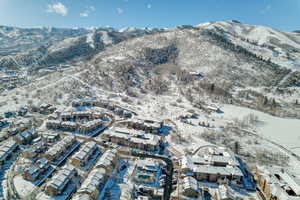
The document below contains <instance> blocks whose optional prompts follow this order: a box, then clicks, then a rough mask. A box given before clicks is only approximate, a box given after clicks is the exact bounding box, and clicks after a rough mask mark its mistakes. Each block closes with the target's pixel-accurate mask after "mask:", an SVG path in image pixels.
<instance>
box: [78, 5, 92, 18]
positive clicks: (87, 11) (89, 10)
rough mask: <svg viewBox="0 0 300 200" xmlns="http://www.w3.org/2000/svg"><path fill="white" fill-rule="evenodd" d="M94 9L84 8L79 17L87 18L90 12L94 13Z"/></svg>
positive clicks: (90, 7)
mask: <svg viewBox="0 0 300 200" xmlns="http://www.w3.org/2000/svg"><path fill="white" fill-rule="evenodd" d="M95 10H96V8H95V7H94V6H86V9H85V10H84V11H83V12H81V13H79V15H80V17H88V16H89V15H90V13H91V12H94V11H95Z"/></svg>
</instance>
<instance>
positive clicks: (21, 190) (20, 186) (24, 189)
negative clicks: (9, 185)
mask: <svg viewBox="0 0 300 200" xmlns="http://www.w3.org/2000/svg"><path fill="white" fill-rule="evenodd" d="M13 181H14V185H15V186H16V187H15V188H16V190H17V192H18V194H19V195H21V198H25V197H26V195H28V194H30V193H31V192H33V191H34V190H35V189H36V186H35V185H33V184H32V183H31V182H29V181H26V180H24V179H23V177H22V176H21V175H18V176H16V177H15V178H14V180H13Z"/></svg>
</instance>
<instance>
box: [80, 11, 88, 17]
mask: <svg viewBox="0 0 300 200" xmlns="http://www.w3.org/2000/svg"><path fill="white" fill-rule="evenodd" d="M89 14H90V13H89V12H87V11H86V10H85V11H83V12H81V13H79V15H80V17H88V16H89Z"/></svg>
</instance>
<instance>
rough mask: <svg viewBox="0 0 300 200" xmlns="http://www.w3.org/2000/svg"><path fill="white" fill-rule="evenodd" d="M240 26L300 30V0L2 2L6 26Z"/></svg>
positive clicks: (1, 14) (0, 9)
mask: <svg viewBox="0 0 300 200" xmlns="http://www.w3.org/2000/svg"><path fill="white" fill-rule="evenodd" d="M231 19H235V20H239V21H241V22H242V23H246V24H254V25H265V26H271V27H273V28H277V29H281V30H286V31H292V30H299V29H300V0H0V25H10V26H19V27H33V26H34V27H36V26H56V27H91V26H106V25H109V26H113V27H116V28H121V27H174V26H176V25H182V24H191V25H196V24H199V23H203V22H207V21H219V20H231Z"/></svg>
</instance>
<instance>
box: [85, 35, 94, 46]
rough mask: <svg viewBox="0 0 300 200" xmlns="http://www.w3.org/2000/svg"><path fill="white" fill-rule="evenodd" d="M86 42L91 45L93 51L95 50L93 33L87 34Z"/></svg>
mask: <svg viewBox="0 0 300 200" xmlns="http://www.w3.org/2000/svg"><path fill="white" fill-rule="evenodd" d="M86 42H87V43H88V44H89V45H90V47H92V48H93V49H94V48H95V45H94V40H93V33H90V34H87V36H86Z"/></svg>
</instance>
